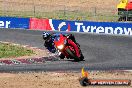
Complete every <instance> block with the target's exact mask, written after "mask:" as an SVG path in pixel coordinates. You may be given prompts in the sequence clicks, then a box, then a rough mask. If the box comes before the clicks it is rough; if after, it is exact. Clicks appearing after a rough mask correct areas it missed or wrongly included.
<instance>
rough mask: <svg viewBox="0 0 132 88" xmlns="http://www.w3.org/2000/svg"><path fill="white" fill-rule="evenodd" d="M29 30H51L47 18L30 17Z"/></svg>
mask: <svg viewBox="0 0 132 88" xmlns="http://www.w3.org/2000/svg"><path fill="white" fill-rule="evenodd" d="M29 28H30V30H52V29H51V27H50V25H49V19H38V18H30V27H29Z"/></svg>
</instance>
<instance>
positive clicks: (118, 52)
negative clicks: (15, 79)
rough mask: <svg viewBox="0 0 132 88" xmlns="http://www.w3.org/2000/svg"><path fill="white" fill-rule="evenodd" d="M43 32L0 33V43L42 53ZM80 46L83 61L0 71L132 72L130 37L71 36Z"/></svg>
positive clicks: (131, 39)
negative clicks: (34, 48)
mask: <svg viewBox="0 0 132 88" xmlns="http://www.w3.org/2000/svg"><path fill="white" fill-rule="evenodd" d="M42 33H43V31H28V30H20V29H19V30H17V29H0V41H4V42H13V43H18V44H22V45H30V46H33V47H38V48H41V49H45V48H44V47H43V39H42ZM73 34H74V35H75V38H76V40H77V42H78V43H79V44H80V46H81V50H82V52H83V54H84V57H85V61H81V62H74V61H72V60H60V61H51V62H50V61H49V62H46V63H44V64H28V65H22V64H21V65H12V66H10V65H1V66H0V71H1V72H2V71H42V70H43V71H67V70H68V71H78V70H81V68H82V67H84V68H85V69H88V70H131V69H132V37H131V36H113V35H99V34H89V33H73Z"/></svg>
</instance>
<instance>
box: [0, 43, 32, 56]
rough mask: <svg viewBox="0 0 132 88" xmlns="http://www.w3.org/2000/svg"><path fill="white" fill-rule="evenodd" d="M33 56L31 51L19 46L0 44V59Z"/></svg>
mask: <svg viewBox="0 0 132 88" xmlns="http://www.w3.org/2000/svg"><path fill="white" fill-rule="evenodd" d="M32 54H34V52H33V51H32V50H29V49H26V48H24V47H20V46H14V45H10V44H4V43H0V58H13V57H19V56H30V55H32Z"/></svg>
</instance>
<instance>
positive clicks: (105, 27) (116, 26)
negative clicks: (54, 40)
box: [49, 19, 132, 35]
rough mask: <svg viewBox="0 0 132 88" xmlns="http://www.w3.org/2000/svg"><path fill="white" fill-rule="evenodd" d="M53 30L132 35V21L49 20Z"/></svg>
mask: <svg viewBox="0 0 132 88" xmlns="http://www.w3.org/2000/svg"><path fill="white" fill-rule="evenodd" d="M49 24H50V26H51V28H52V30H59V31H75V32H89V33H98V34H116V35H117V34H122V35H132V23H118V22H90V21H65V20H52V19H50V20H49Z"/></svg>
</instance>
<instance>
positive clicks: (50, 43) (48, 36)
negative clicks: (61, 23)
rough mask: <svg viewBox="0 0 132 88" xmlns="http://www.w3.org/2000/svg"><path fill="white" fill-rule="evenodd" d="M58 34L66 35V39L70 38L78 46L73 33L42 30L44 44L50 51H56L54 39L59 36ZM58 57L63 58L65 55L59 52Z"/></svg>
mask: <svg viewBox="0 0 132 88" xmlns="http://www.w3.org/2000/svg"><path fill="white" fill-rule="evenodd" d="M60 34H62V35H63V36H65V37H67V38H68V39H71V40H72V41H73V42H74V43H75V44H76V45H77V46H78V47H79V48H80V45H79V44H78V43H77V42H76V40H75V37H74V35H72V34H68V33H49V32H43V39H44V40H45V43H44V46H45V47H46V48H47V49H48V50H49V51H50V52H52V53H55V52H56V50H57V49H56V48H55V46H54V40H55V39H57V38H59V37H60ZM59 57H60V58H61V59H64V58H65V56H64V55H63V54H59Z"/></svg>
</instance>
